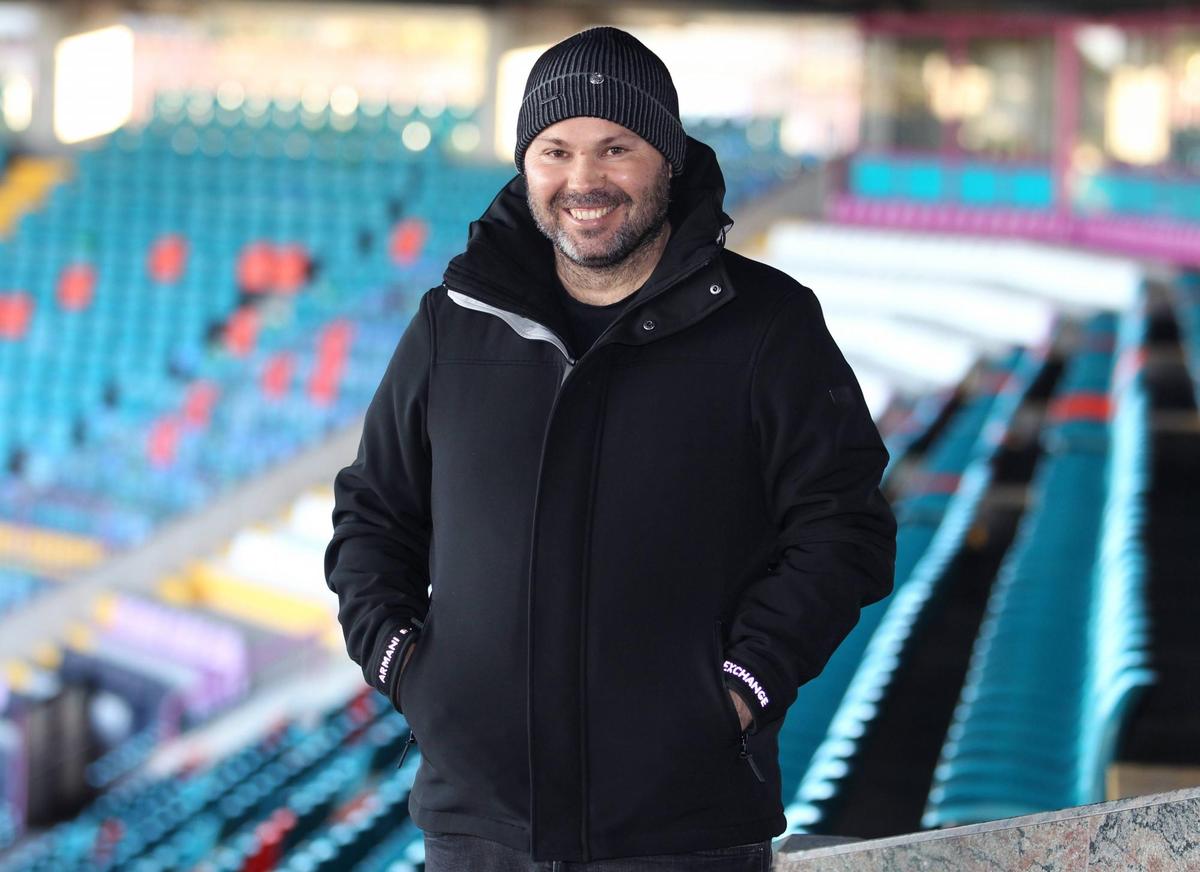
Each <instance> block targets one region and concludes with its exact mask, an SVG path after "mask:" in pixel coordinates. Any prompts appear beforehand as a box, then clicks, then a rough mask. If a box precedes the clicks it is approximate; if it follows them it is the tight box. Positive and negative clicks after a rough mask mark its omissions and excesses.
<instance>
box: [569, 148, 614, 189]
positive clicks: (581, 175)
mask: <svg viewBox="0 0 1200 872" xmlns="http://www.w3.org/2000/svg"><path fill="white" fill-rule="evenodd" d="M606 182H607V179H606V175H605V171H604V167H603V166H602V165H601V164H600V162H599V161H598V160H596V159H595V158H594V157H592V156H591V155H588V154H577V155H575V157H574V158H573V159H572V160H571V165H570V167H569V169H568V171H567V190H568V191H570V192H571V193H574V194H586V193H588V192H590V191H597V190H602V189H603V188H604V187H605V184H606Z"/></svg>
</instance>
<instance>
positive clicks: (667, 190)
mask: <svg viewBox="0 0 1200 872" xmlns="http://www.w3.org/2000/svg"><path fill="white" fill-rule="evenodd" d="M526 201H527V202H528V204H529V212H530V214H531V215H532V216H533V220H534V223H535V224H537V228H538V230H540V231H541V232H542V235H543V236H545V237H546V238H547V239H549V240H550V241H551V242H552V243H553V244H554V247H555V248H556V249H557V250H558V251H559V252H560V253H561V254H562V255H563V256H564V257H565V258H567V260H569V261H571V262H572V263H575V264H577V265H578V266H582V267H588V268H591V269H596V268H603V267H611V266H616V265H617V264H619V263H621V262H622V261H623V260H625V259H626V258H627V257H629V255H631V254H633V253H634V252H635V251H637V250H638V249H639V248H641V247H642V246H644V245H646V244H647V243H648V242H650V240H652V239H654V238H656V237H657V236H658V234H659V231H661V230H662V226H663V224H664V223H666V220H667V212H668V209H669V208H670V205H671V174H670V164H668V163H667V162H666V161H663V164H662V170H661V172H659V173H658V175H656V176H655V179H654V183H653V184H652V185H651V186H650V189H649V190H648V191H647V192H646V196H645V197H644V198H643V199H642V201H641V203H640V204H639V207H638V208H633V209H626V214H625V220H624V221H622V222H621V223H620V225H618V226H617V228H616V229H615V230H608V229H597V230H576V231H571V230H568V229H567V228H566V227H564V226H563V223H564V220H565V219H564V217H563V209H564V208H566V207H567V205H568V204H565V203H563V202H562V201H561V200H560V198H558V197H555V198H554V199H553V200H552V201H551V202H550V208H549V210H547V209H544V208H542V205H541V204H540V203H537V202H535V201H534V199H533V197H532V196H530V195H529V193H528V191H526ZM632 203H633V200H632V199H631V198H630V197H629V196H628V195H626V194H624V193H622V192H618V193H616V194H609V193H607V192H600V193H597V194H595V195H593V196H589V197H582V198H579V199H577V200H572V201H571V202H570V203H569V206H570V208H574V209H603V208H605V207H607V206H614V207H615V206H620V205H622V204H632ZM605 235H607V236H608V237H609V238H608V241H607V243H606V244H604V245H601V246H597V245H595V244H589V243H592V241H593V240H596V241H598V240H600V239H601V238H602V237H603V236H605ZM581 243H582V244H581Z"/></svg>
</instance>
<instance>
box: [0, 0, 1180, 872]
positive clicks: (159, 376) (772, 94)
mask: <svg viewBox="0 0 1200 872" xmlns="http://www.w3.org/2000/svg"><path fill="white" fill-rule="evenodd" d="M593 24H613V25H616V26H619V27H622V28H624V29H627V30H629V31H630V32H631V33H634V34H635V35H637V36H638V37H639V38H640V39H642V40H643V41H644V42H645V43H646V44H647V45H649V46H650V47H651V48H653V49H654V50H655V51H656V52H657V53H659V54H660V56H661V57H662V58H663V59H664V60H665V61H666V63H667V65H668V66H669V67H670V68H671V70H672V74H673V76H674V79H675V81H676V83H677V84H678V86H679V95H680V108H681V112H682V114H683V116H684V125H685V128H686V130H687V132H688V133H689V134H690V135H691V136H693V137H695V138H696V139H699V140H701V141H703V142H705V143H708V144H709V145H711V146H712V147H713V149H714V151H715V152H716V154H717V157H718V159H719V161H720V165H721V170H722V173H723V175H724V178H725V181H726V184H727V192H726V197H725V211H726V212H728V213H729V214H730V215H731V216H732V217H733V218H734V220H735V222H736V223H735V225H734V227H733V229H732V230H731V231H730V234H729V242H728V244H729V246H730V247H731V248H733V249H735V250H738V251H741V252H744V253H746V254H748V255H751V256H753V257H755V258H757V259H760V260H762V261H764V262H767V263H770V264H771V265H773V266H774V267H776V268H778V269H780V270H783V271H784V272H786V273H788V274H789V275H791V276H793V277H794V278H796V279H797V280H798V281H800V282H802V283H803V284H805V285H806V286H808V287H810V288H812V289H813V291H814V292H815V294H816V295H817V297H818V298H819V300H820V302H821V306H822V309H823V311H824V314H825V318H826V321H827V323H828V325H829V328H830V331H831V333H832V334H833V336H834V338H835V339H836V340H837V342H838V345H839V346H840V348H841V349H842V351H843V353H844V354H845V356H846V358H847V360H848V361H849V363H850V364H851V366H852V367H853V369H854V371H855V374H856V376H857V378H858V380H859V383H860V385H861V386H862V389H863V393H864V396H865V397H866V399H867V402H868V405H869V407H870V409H871V412H872V415H873V416H874V418H875V421H876V423H877V425H878V427H879V430H880V432H881V434H882V435H883V437H884V440H885V443H886V445H887V447H888V450H889V453H890V456H891V460H890V464H889V466H888V468H887V471H886V473H885V476H884V481H883V490H884V493H885V494H886V496H887V497H888V499H889V500H890V502H891V504H892V506H893V508H894V510H895V513H896V516H897V520H898V522H899V531H898V536H897V560H896V575H895V587H894V591H893V592H892V594H891V595H890V596H888V597H887V598H885V599H883V600H882V601H880V602H878V603H875V604H873V605H871V606H869V607H867V608H866V609H864V610H863V612H862V615H861V618H860V620H859V622H858V624H857V625H856V626H855V627H854V628H853V630H852V631H851V632H850V634H849V636H848V637H847V638H846V640H845V641H844V642H843V644H842V645H841V646H840V647H839V648H838V649H837V651H836V652H835V653H834V655H833V657H832V659H831V660H830V661H829V663H828V664H827V666H826V667H825V669H824V670H823V672H822V673H821V674H820V675H819V676H818V677H817V678H816V679H814V680H812V681H810V682H808V683H807V684H805V685H803V686H802V687H801V688H800V690H799V697H798V699H797V700H796V702H795V704H794V705H793V706H792V708H791V709H790V710H789V712H788V714H787V716H786V719H785V721H784V723H783V727H782V729H781V732H780V738H779V751H780V762H781V766H782V771H783V784H782V791H783V795H782V800H783V805H784V808H785V813H786V816H787V820H788V826H787V830H786V831H785V832H784V833H782V834H780V835H779V836H778V837H777V838H776V840H775V848H776V858H775V861H774V867H775V868H776V869H779V870H787V869H793V868H794V869H797V870H800V869H810V868H811V869H819V868H827V869H843V868H844V869H850V868H863V869H865V868H935V867H932V866H929V867H927V866H917V865H911V866H905V867H901V866H900V865H895V866H888V867H885V866H882V865H881V866H878V867H876V866H868V865H866V861H863V865H857V866H856V865H846V866H843V865H833V861H832V860H830V861H829V862H830V864H831V865H827V866H822V865H819V864H818V863H817V862H816V861H813V862H812V864H811V865H804V863H805V861H804V860H803V857H804V854H805V853H806V848H807V847H810V846H817V845H824V844H834V843H837V842H845V843H846V844H853V842H852V841H851V840H872V839H882V838H886V837H899V836H918V835H922V834H929V833H932V832H935V831H941V830H946V831H947V832H949V831H951V830H953V829H954V828H959V827H966V826H968V825H981V824H989V823H993V822H997V821H1003V820H1006V819H1010V818H1015V817H1021V816H1026V815H1036V814H1040V813H1045V812H1063V811H1064V810H1068V809H1075V808H1078V807H1082V806H1089V805H1092V804H1095V803H1105V802H1116V801H1119V800H1126V799H1129V798H1132V797H1139V796H1143V797H1144V796H1148V795H1152V794H1157V793H1162V792H1166V791H1173V790H1184V789H1193V788H1200V643H1198V642H1197V639H1198V638H1200V633H1198V632H1197V628H1198V627H1200V588H1198V586H1197V584H1196V581H1197V574H1198V572H1200V498H1198V497H1197V495H1198V494H1200V411H1198V410H1200V14H1197V13H1196V11H1195V10H1194V9H1189V8H1188V5H1187V4H1177V5H1176V4H1163V3H1159V4H1155V6H1154V8H1153V9H1150V10H1146V9H1141V8H1138V6H1137V4H1133V3H1126V4H1120V3H1112V4H1106V3H1052V4H1049V6H1047V7H1046V8H1043V9H1040V10H1039V11H1037V12H1032V11H1029V10H1028V6H1027V4H1012V7H1011V8H1009V7H1007V6H1006V5H1005V4H986V7H980V8H978V9H972V8H971V6H970V4H954V3H949V4H925V3H919V2H914V3H907V4H900V5H899V7H897V8H893V7H892V6H890V5H887V4H875V3H852V4H826V3H810V4H803V3H784V4H769V3H757V4H754V3H752V4H749V5H744V4H737V3H732V2H727V3H719V2H712V3H702V4H678V3H666V2H664V3H662V4H660V5H654V4H651V3H647V4H638V3H633V2H625V3H619V4H611V5H605V6H604V7H603V8H601V7H600V6H598V5H591V4H583V3H569V4H536V3H535V4H532V5H529V4H515V3H513V4H510V3H503V2H502V3H491V4H480V5H478V6H474V5H470V4H457V3H456V4H444V5H442V4H424V5H407V4H400V3H365V4H364V3H359V4H350V3H347V4H339V3H332V2H325V3H284V2H267V0H262V2H246V3H234V2H226V3H211V4H209V3H199V2H172V3H105V4H98V3H97V4H89V3H73V4H55V3H33V2H5V3H0V45H2V46H3V50H2V51H0V872H17V870H21V872H60V870H88V872H100V870H135V872H159V870H164V872H165V870H195V872H266V870H273V869H278V870H288V872H315V870H321V872H330V870H347V872H419V870H422V869H423V860H424V845H423V839H422V833H421V830H420V829H418V828H417V827H416V825H415V824H414V823H413V822H412V821H411V820H410V818H409V812H408V807H407V800H408V796H409V790H410V788H411V786H412V783H413V777H414V774H415V772H416V769H417V767H418V765H419V761H420V747H419V746H413V745H412V743H411V741H410V736H411V732H410V730H409V729H408V725H407V723H406V722H405V720H404V718H403V716H401V715H400V714H398V713H397V712H396V711H395V710H394V709H393V708H392V707H391V705H390V703H389V701H388V700H387V699H386V698H385V697H384V696H382V695H381V694H379V693H377V692H376V691H374V690H373V689H371V688H369V687H368V686H366V685H365V684H364V682H363V677H362V673H361V671H360V669H359V668H358V667H357V666H356V665H355V664H353V663H352V662H350V661H349V659H348V658H347V657H346V649H345V646H344V643H343V637H342V634H341V630H340V628H339V626H338V624H337V605H338V603H337V598H336V596H335V595H334V594H332V593H331V591H330V590H329V588H328V587H327V586H326V582H325V578H324V575H323V564H322V555H323V552H324V549H325V546H326V544H327V543H328V541H329V538H330V535H331V532H332V528H331V524H330V514H331V510H332V507H333V493H332V481H333V476H334V474H335V473H336V472H337V470H338V469H339V468H340V467H342V466H344V465H345V464H346V463H348V462H349V461H350V460H352V459H353V456H354V451H355V446H356V445H357V443H358V439H359V434H360V432H361V428H362V416H363V413H364V411H365V409H366V407H367V404H368V402H369V401H370V400H371V397H372V395H373V394H374V391H375V389H376V387H377V385H378V383H379V380H380V377H381V376H382V374H383V372H384V369H385V367H386V366H387V364H388V361H389V359H390V358H391V355H392V352H393V350H394V348H395V345H396V342H397V340H398V338H399V336H400V334H401V333H402V332H403V330H404V328H405V327H406V325H407V324H408V322H409V320H410V319H411V318H412V316H413V314H414V312H415V311H416V305H417V301H418V300H419V298H420V297H421V295H422V294H423V293H424V292H425V291H426V290H427V289H428V288H430V287H435V286H437V285H439V284H440V283H441V281H442V272H443V269H444V267H445V264H446V262H447V261H448V260H449V259H450V258H451V257H452V256H453V255H455V254H456V253H458V252H459V251H461V250H462V247H463V245H464V244H465V241H466V233H467V228H468V225H469V224H470V222H472V221H473V220H475V219H476V218H477V217H478V216H479V215H480V214H481V213H482V212H483V211H484V209H485V208H487V206H488V203H489V202H491V200H492V198H493V197H494V196H495V194H496V192H497V191H498V190H499V189H500V188H501V187H502V186H503V185H504V184H505V183H506V182H507V181H508V180H510V179H511V178H512V176H513V175H514V167H513V162H512V149H513V141H514V138H515V111H516V105H517V103H518V102H519V96H520V93H521V88H522V86H523V84H524V79H525V76H526V75H527V73H528V71H529V68H530V66H531V65H532V62H533V60H534V59H535V58H536V57H537V56H538V55H539V54H540V53H541V51H543V50H544V49H545V48H546V47H547V46H548V45H550V44H552V43H553V42H556V41H558V40H560V39H562V38H564V37H566V36H568V35H570V34H572V33H574V32H576V31H578V30H581V29H583V28H585V27H587V26H590V25H593ZM716 53H719V56H720V60H719V61H718V62H714V60H713V57H714V54H716ZM742 57H744V58H745V61H744V62H742V61H740V60H739V58H742ZM410 749H411V750H410ZM1196 796H1197V798H1196V799H1193V800H1191V801H1192V803H1193V804H1192V805H1191V806H1190V809H1191V811H1190V812H1187V813H1185V814H1184V816H1183V817H1181V818H1180V819H1179V820H1176V821H1174V823H1173V824H1172V827H1174V829H1170V828H1169V827H1168V828H1167V829H1170V832H1168V833H1167V834H1166V835H1162V836H1161V841H1162V842H1163V844H1165V845H1167V847H1166V848H1162V851H1164V852H1165V853H1163V854H1162V856H1163V857H1166V858H1167V859H1166V860H1162V861H1161V862H1160V860H1155V861H1154V862H1155V863H1157V864H1158V865H1155V864H1154V863H1151V862H1150V860H1149V859H1146V858H1148V857H1150V856H1151V855H1150V854H1145V855H1142V854H1137V853H1136V852H1134V855H1133V859H1132V860H1129V863H1130V865H1119V864H1116V863H1111V864H1107V863H1106V864H1102V865H1094V866H1086V867H1085V866H1082V865H1081V866H1077V867H1076V866H1071V867H1068V866H1061V867H1060V866H1054V865H1046V866H1044V867H1039V868H1078V869H1080V870H1082V869H1084V868H1089V869H1091V868H1094V869H1101V868H1103V869H1106V870H1117V869H1125V868H1129V869H1141V868H1146V869H1149V868H1153V869H1161V870H1174V869H1179V870H1184V869H1200V847H1198V846H1200V816H1197V814H1196V811H1195V809H1196V807H1197V806H1196V805H1195V803H1200V793H1198V794H1196ZM1188 815H1190V817H1188ZM863 844H864V845H866V844H869V842H865V841H864V843H863ZM1147 850H1149V849H1147ZM1155 850H1158V849H1155ZM1154 856H1155V857H1158V856H1159V855H1158V854H1155V855H1154ZM896 862H897V863H899V861H896ZM568 865H573V864H568ZM937 868H963V869H966V868H975V867H973V866H970V867H968V866H967V865H965V862H964V863H963V864H962V865H955V864H954V863H953V862H952V863H951V865H949V866H944V867H937ZM980 868H983V867H980ZM990 868H1014V869H1015V868H1018V867H1017V866H1005V865H1004V863H1003V862H998V863H997V864H996V865H994V866H992V867H990ZM1020 868H1028V867H1025V866H1022V867H1020Z"/></svg>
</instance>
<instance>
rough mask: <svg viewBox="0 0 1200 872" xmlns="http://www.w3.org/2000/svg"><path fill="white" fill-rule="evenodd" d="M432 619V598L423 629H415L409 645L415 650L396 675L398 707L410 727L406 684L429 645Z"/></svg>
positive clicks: (401, 664) (402, 662)
mask: <svg viewBox="0 0 1200 872" xmlns="http://www.w3.org/2000/svg"><path fill="white" fill-rule="evenodd" d="M431 620H433V600H432V599H431V600H430V601H429V608H428V609H426V610H425V621H424V623H422V624H421V629H419V630H416V631H414V632H415V633H416V635H415V636H414V638H413V640H412V641H411V642H410V643H409V645H411V646H412V647H413V648H414V649H415V650H413V652H412V656H410V657H409V658H408V662H407V663H405V662H404V661H401V663H400V675H398V676H397V677H396V708H397V710H398V711H399V712H400V713H401V714H403V715H404V719H405V720H408V721H409V726H410V727H411V726H412V722H411V720H410V719H409V717H408V713H407V712H406V711H405V708H404V706H405V702H404V686H405V684H406V682H407V679H408V676H409V673H411V672H412V671H413V668H414V667H416V665H417V661H419V660H420V659H421V652H422V651H424V650H425V649H426V648H427V647H429V646H428V643H427V641H426V640H425V637H426V635H427V634H426V630H427V629H428V628H429V622H430V621H431Z"/></svg>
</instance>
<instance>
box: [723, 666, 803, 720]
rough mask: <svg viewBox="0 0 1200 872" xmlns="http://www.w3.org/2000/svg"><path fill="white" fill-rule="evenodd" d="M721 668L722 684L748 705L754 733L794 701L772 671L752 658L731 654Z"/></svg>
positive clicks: (784, 711)
mask: <svg viewBox="0 0 1200 872" xmlns="http://www.w3.org/2000/svg"><path fill="white" fill-rule="evenodd" d="M722 669H723V671H724V676H723V677H724V679H725V682H726V684H727V685H728V686H732V687H733V689H734V690H735V691H737V692H738V693H739V694H741V696H742V698H743V699H745V700H746V703H747V704H748V705H749V706H750V712H751V714H752V715H753V716H754V731H755V732H757V731H758V730H760V729H762V727H763V726H764V725H766V724H769V723H771V722H772V721H774V720H776V719H777V718H781V717H783V716H784V714H785V713H786V712H787V709H788V706H789V705H791V704H792V700H793V699H795V696H796V694H795V691H792V693H791V694H788V693H787V692H786V691H785V685H784V683H783V682H782V681H780V680H779V679H778V678H776V676H775V672H774V670H772V668H771V667H770V666H769V665H767V664H766V663H764V662H763V661H762V660H761V659H759V658H757V657H754V656H753V655H750V656H747V655H746V654H744V653H742V652H740V651H739V652H735V653H733V654H732V655H730V656H727V657H726V658H725V662H724V664H723V666H722Z"/></svg>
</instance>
